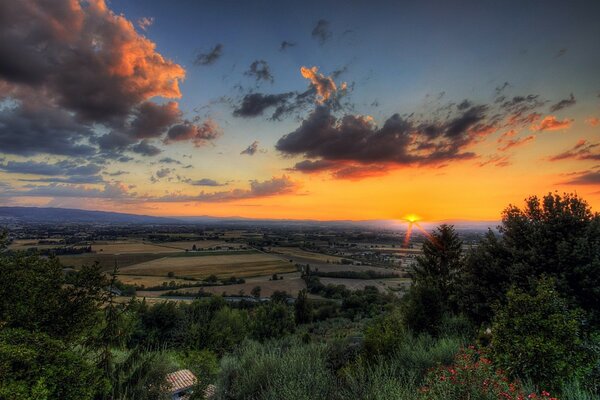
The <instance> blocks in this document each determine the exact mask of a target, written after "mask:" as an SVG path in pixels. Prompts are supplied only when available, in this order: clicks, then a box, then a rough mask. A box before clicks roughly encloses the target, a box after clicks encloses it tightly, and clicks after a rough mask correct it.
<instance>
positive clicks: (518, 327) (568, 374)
mask: <svg viewBox="0 0 600 400" xmlns="http://www.w3.org/2000/svg"><path fill="white" fill-rule="evenodd" d="M507 299H508V302H507V304H506V305H505V306H504V307H502V308H500V309H499V310H498V312H497V313H496V316H495V317H494V320H493V327H492V347H493V352H494V353H493V354H494V359H495V360H496V362H497V363H498V364H499V365H500V366H501V367H502V368H504V369H506V371H507V372H508V373H509V374H510V375H511V376H514V377H523V378H529V379H531V380H532V381H533V382H535V383H537V384H539V385H542V386H543V387H552V388H559V387H560V386H561V385H562V383H563V382H566V381H568V380H569V379H571V378H574V377H576V376H577V375H579V376H580V377H582V376H584V375H585V374H587V373H588V372H589V370H590V369H591V362H593V358H592V359H590V356H592V355H593V354H590V353H589V352H586V351H584V347H583V345H584V340H583V339H584V338H583V333H582V328H583V326H582V319H581V315H580V313H578V312H576V311H573V310H570V309H569V307H568V303H567V301H566V300H565V299H563V298H562V297H561V296H560V295H559V294H558V292H557V291H556V289H555V287H554V283H553V282H552V281H551V280H548V279H543V280H541V281H540V282H539V283H538V285H537V287H536V288H535V292H534V294H529V293H527V292H525V291H523V290H520V289H516V288H514V289H511V290H509V292H508V293H507Z"/></svg>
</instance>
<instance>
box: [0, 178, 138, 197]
mask: <svg viewBox="0 0 600 400" xmlns="http://www.w3.org/2000/svg"><path fill="white" fill-rule="evenodd" d="M4 195H5V196H8V197H74V198H105V199H126V198H131V196H132V194H130V193H128V188H127V187H126V186H125V185H124V184H122V183H120V182H117V183H104V186H103V187H102V188H90V187H88V186H84V185H72V184H61V183H52V184H50V185H43V186H34V187H31V188H28V189H27V190H18V191H17V190H15V191H10V192H6V193H4Z"/></svg>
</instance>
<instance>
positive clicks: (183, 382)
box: [166, 369, 198, 400]
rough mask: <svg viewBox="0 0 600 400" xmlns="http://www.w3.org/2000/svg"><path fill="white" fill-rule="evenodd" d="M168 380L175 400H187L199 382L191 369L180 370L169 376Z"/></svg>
mask: <svg viewBox="0 0 600 400" xmlns="http://www.w3.org/2000/svg"><path fill="white" fill-rule="evenodd" d="M166 379H167V382H168V383H169V391H170V393H171V396H172V399H173V400H179V399H187V398H188V397H189V396H190V394H191V393H192V388H193V387H194V385H195V384H196V383H197V382H198V378H196V375H194V374H193V373H192V371H190V370H189V369H180V370H179V371H175V372H172V373H170V374H167V377H166Z"/></svg>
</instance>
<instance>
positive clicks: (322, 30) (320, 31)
mask: <svg viewBox="0 0 600 400" xmlns="http://www.w3.org/2000/svg"><path fill="white" fill-rule="evenodd" d="M311 36H312V37H313V38H314V39H316V40H318V41H319V44H321V45H323V44H325V42H327V41H328V40H329V39H330V38H331V36H332V32H331V30H330V28H329V21H327V20H324V19H320V20H318V21H317V23H316V25H315V27H314V28H313V30H312V32H311Z"/></svg>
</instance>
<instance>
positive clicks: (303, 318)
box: [294, 289, 312, 324]
mask: <svg viewBox="0 0 600 400" xmlns="http://www.w3.org/2000/svg"><path fill="white" fill-rule="evenodd" d="M294 311H295V317H296V324H305V323H308V322H310V321H311V320H312V307H311V306H310V303H309V302H308V294H307V292H306V289H302V290H300V291H299V292H298V297H297V298H296V302H295V303H294Z"/></svg>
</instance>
